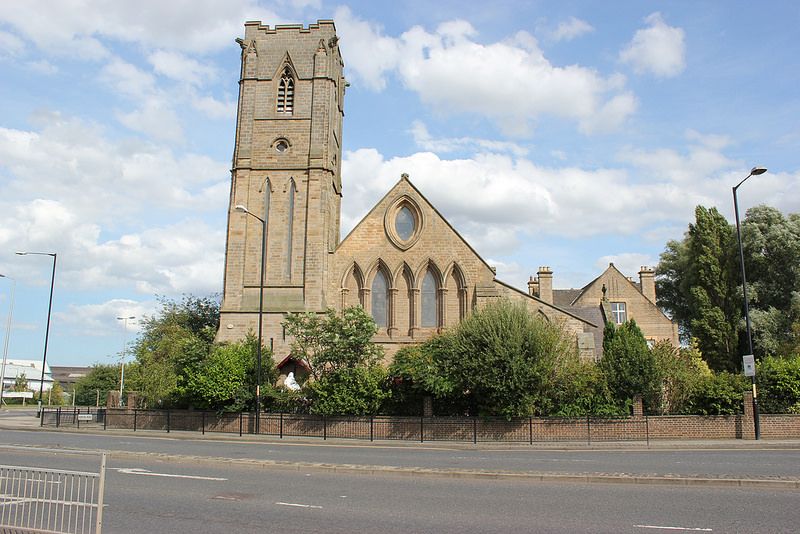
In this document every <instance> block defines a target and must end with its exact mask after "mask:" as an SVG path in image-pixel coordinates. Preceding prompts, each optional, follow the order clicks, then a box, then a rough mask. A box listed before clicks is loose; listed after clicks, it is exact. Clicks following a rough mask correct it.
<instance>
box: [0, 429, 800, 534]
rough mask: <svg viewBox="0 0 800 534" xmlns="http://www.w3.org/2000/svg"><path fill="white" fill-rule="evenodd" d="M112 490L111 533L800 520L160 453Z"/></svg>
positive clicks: (612, 528)
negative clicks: (190, 458) (167, 456)
mask: <svg viewBox="0 0 800 534" xmlns="http://www.w3.org/2000/svg"><path fill="white" fill-rule="evenodd" d="M5 434H6V432H5V431H4V432H3V439H4V440H5ZM15 437H16V436H15ZM184 444H186V443H185V442H184ZM0 453H2V455H3V461H2V463H13V464H15V465H31V466H33V465H32V464H36V466H39V467H50V468H61V469H65V468H68V469H73V470H87V471H93V470H94V471H96V470H97V468H98V466H99V458H98V456H97V455H88V456H87V455H79V456H76V455H72V454H65V453H64V452H63V451H61V452H46V451H37V450H34V449H31V448H28V449H15V450H9V449H4V450H3V451H1V452H0ZM106 488H107V489H106V495H105V497H106V504H107V508H106V511H105V522H104V532H107V533H134V532H192V533H196V534H202V533H217V532H236V533H237V534H238V533H249V532H280V533H295V532H334V533H338V532H348V533H350V532H380V533H394V532H397V533H401V532H402V533H404V534H407V533H415V532H437V533H472V532H475V533H492V532H593V533H602V532H614V533H629V532H630V533H649V532H675V531H676V530H675V529H683V530H678V531H684V532H687V531H692V532H731V533H736V532H747V533H760V532H764V533H772V532H796V531H797V525H798V523H799V522H800V511H798V510H800V506H799V505H800V492H798V491H789V490H749V489H726V488H718V487H704V488H701V487H674V486H657V485H648V486H632V485H616V484H577V483H542V482H531V481H529V480H526V479H502V480H485V479H470V478H466V479H465V478H446V477H426V478H417V477H413V476H408V477H400V476H383V475H380V474H377V475H373V476H358V475H347V474H340V473H330V472H325V471H319V470H306V471H304V470H299V471H288V470H285V469H274V468H271V467H260V468H254V467H252V466H245V465H239V464H221V463H219V462H206V461H196V460H195V461H176V460H174V459H173V460H170V461H167V462H165V461H160V460H158V459H157V458H153V457H150V456H138V457H124V458H117V457H114V456H112V457H110V458H109V460H108V471H107V485H106Z"/></svg>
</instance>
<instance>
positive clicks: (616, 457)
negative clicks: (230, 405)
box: [0, 429, 800, 480]
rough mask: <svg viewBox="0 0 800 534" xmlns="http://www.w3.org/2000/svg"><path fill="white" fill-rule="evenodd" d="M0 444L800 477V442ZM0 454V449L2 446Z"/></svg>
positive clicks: (82, 438)
mask: <svg viewBox="0 0 800 534" xmlns="http://www.w3.org/2000/svg"><path fill="white" fill-rule="evenodd" d="M0 444H13V445H18V446H20V447H26V446H37V447H56V448H72V449H88V450H107V451H129V452H134V453H148V454H169V455H183V456H197V457H212V458H217V457H222V458H232V459H249V460H267V461H272V462H283V463H309V464H310V463H318V464H319V463H321V464H355V465H369V466H383V467H403V468H432V469H450V470H480V471H491V472H511V473H553V474H611V475H617V474H625V475H637V476H681V477H703V478H741V479H784V480H800V449H776V450H769V449H755V450H749V449H745V450H742V449H730V450H720V449H715V450H685V449H681V450H652V449H642V450H639V449H622V450H604V449H601V450H561V451H558V450H555V451H554V450H538V449H529V448H524V447H514V448H505V449H504V448H502V447H501V446H500V447H492V448H477V449H476V448H470V447H461V448H453V447H449V446H448V445H447V444H437V445H431V444H428V445H425V446H414V447H409V446H407V445H402V446H393V445H391V444H368V443H359V442H337V443H331V442H321V441H317V442H311V443H308V442H304V443H296V442H277V441H264V440H253V441H248V440H235V441H228V440H224V441H223V440H216V439H213V438H208V437H206V439H195V438H191V437H187V435H185V434H184V435H183V436H181V437H180V438H173V437H169V436H168V435H166V434H157V435H153V434H141V435H119V434H113V433H103V432H100V433H96V434H86V433H82V432H81V433H70V432H48V431H18V430H10V429H4V430H2V431H1V432H0ZM0 454H3V452H2V451H0Z"/></svg>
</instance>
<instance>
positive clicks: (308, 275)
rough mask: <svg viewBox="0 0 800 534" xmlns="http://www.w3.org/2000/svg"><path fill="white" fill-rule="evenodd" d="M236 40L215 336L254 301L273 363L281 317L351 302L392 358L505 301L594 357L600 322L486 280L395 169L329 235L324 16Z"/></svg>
mask: <svg viewBox="0 0 800 534" xmlns="http://www.w3.org/2000/svg"><path fill="white" fill-rule="evenodd" d="M237 42H238V43H239V44H240V46H241V49H242V54H241V57H242V65H241V78H240V81H239V103H238V114H237V124H236V140H235V142H236V144H235V149H234V154H233V165H232V171H231V174H232V176H231V191H230V205H229V210H228V232H227V244H226V255H225V281H224V293H223V300H222V307H221V316H220V330H219V333H218V335H217V340H218V341H233V340H239V339H242V338H244V337H245V336H246V335H247V333H248V332H256V331H257V329H258V316H259V306H260V305H261V306H262V309H263V329H264V330H263V332H264V333H263V337H264V340H265V344H266V345H267V346H269V345H270V343H272V346H273V350H274V355H275V358H276V361H278V362H282V363H285V362H286V361H287V360H286V358H287V356H288V355H289V351H290V346H291V339H288V338H287V337H288V336H287V335H286V332H285V330H284V329H283V328H282V326H281V323H282V322H283V321H284V318H285V316H286V314H288V313H290V312H323V311H325V309H326V308H334V309H337V310H341V309H342V308H344V307H347V306H354V305H360V306H362V307H363V308H364V309H365V310H366V311H367V312H368V313H370V314H371V315H372V317H373V318H374V319H375V322H376V323H377V325H378V328H379V330H378V333H377V335H376V336H375V341H376V342H377V343H380V344H382V345H383V346H384V347H385V349H386V353H387V355H392V354H393V353H394V352H396V350H397V349H399V348H400V347H402V346H404V345H408V344H412V343H419V342H421V341H424V340H425V339H427V338H429V337H430V336H432V335H434V334H436V333H437V332H440V331H442V330H443V329H446V328H448V327H452V326H454V325H456V324H458V323H459V321H461V320H462V319H463V318H464V317H465V316H467V315H468V314H469V313H471V311H472V310H474V309H476V308H478V307H480V306H481V305H482V304H484V303H486V302H488V301H490V300H492V299H497V298H501V297H505V298H509V299H512V300H517V301H521V302H524V303H525V304H526V305H527V306H528V307H529V309H531V311H532V312H534V313H537V314H539V315H541V316H542V317H543V318H545V319H546V320H549V321H558V322H562V323H563V324H564V325H565V326H566V327H567V328H568V329H570V330H571V331H572V332H574V333H575V336H576V343H577V346H578V347H579V348H580V352H581V354H582V356H584V357H587V358H597V357H598V355H599V351H600V350H601V349H600V346H598V341H597V340H598V337H597V332H598V331H600V333H601V337H600V338H599V339H600V340H602V328H603V317H602V316H601V315H598V314H594V315H593V314H587V313H584V312H582V311H581V310H580V306H563V305H561V306H560V305H559V302H557V301H556V300H555V299H554V298H553V290H552V285H551V286H550V289H549V292H548V289H546V287H545V284H546V282H545V278H546V272H545V277H543V272H544V271H542V269H540V272H539V277H538V278H537V281H536V284H537V287H536V290H535V291H534V290H533V289H532V286H531V284H532V283H533V281H532V282H531V284H529V286H531V287H529V291H521V290H519V289H516V288H514V287H512V286H510V285H508V284H506V283H504V282H502V281H500V280H498V279H497V278H496V277H495V271H494V269H493V268H492V266H490V265H489V264H487V263H486V261H485V260H484V259H483V258H482V257H481V256H480V255H479V254H478V252H477V251H475V250H474V249H473V248H472V247H471V246H470V244H469V243H467V242H466V241H465V240H464V238H463V237H461V235H459V233H458V231H457V230H456V229H455V228H453V227H452V226H451V225H450V223H448V221H447V220H446V219H445V218H444V217H443V216H442V214H441V213H439V212H438V211H437V209H436V208H435V207H434V206H433V205H432V204H431V203H430V202H429V201H428V200H427V199H426V198H425V196H424V194H423V193H422V192H421V191H419V190H418V189H417V188H416V187H415V186H414V184H413V183H412V178H410V177H409V176H407V175H405V174H403V175H402V176H399V177H398V181H397V183H396V184H395V185H394V187H392V188H391V189H390V190H389V191H388V192H387V193H386V195H385V196H384V197H383V198H382V199H381V200H380V201H379V202H378V203H377V204H376V205H375V206H374V207H373V208H372V209H371V210H370V211H369V213H367V214H366V215H365V216H364V218H363V219H362V220H361V221H360V222H359V223H358V224H357V225H356V226H355V227H354V228H353V230H352V231H351V232H350V233H349V234H348V235H347V236H346V237H345V238H344V239H341V240H340V206H341V200H342V195H343V194H344V191H345V190H346V185H347V184H346V181H345V182H344V184H343V181H342V176H341V160H342V120H343V118H344V96H345V88H346V86H347V82H346V80H345V78H344V74H343V68H344V63H343V61H342V56H341V52H340V50H339V47H338V38H337V36H336V31H335V27H334V23H333V21H329V20H321V21H319V22H317V24H311V25H309V26H308V27H307V28H305V27H303V26H301V25H287V26H276V27H273V28H270V27H269V26H265V25H262V24H261V23H260V22H247V23H246V24H245V35H244V38H243V39H237ZM262 259H263V271H262ZM262 280H263V284H262ZM549 280H550V281H551V282H552V274H551V275H550V278H549ZM653 300H654V296H653ZM596 304H597V306H600V301H599V300H598V302H597V303H596ZM667 321H668V319H667ZM676 341H677V340H676Z"/></svg>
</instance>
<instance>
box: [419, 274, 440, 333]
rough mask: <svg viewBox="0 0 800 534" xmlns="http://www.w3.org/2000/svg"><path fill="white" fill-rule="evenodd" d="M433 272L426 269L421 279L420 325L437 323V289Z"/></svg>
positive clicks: (434, 325) (435, 324) (428, 325)
mask: <svg viewBox="0 0 800 534" xmlns="http://www.w3.org/2000/svg"><path fill="white" fill-rule="evenodd" d="M438 289H439V288H438V284H437V283H436V278H435V277H434V275H433V272H432V271H431V270H430V269H428V271H427V272H426V273H425V278H423V279H422V327H423V328H426V327H427V328H431V327H436V326H438V325H439V313H438V309H439V298H438V297H439V291H438Z"/></svg>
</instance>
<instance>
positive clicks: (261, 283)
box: [234, 204, 267, 435]
mask: <svg viewBox="0 0 800 534" xmlns="http://www.w3.org/2000/svg"><path fill="white" fill-rule="evenodd" d="M234 209H236V211H240V212H242V213H245V214H247V215H252V216H253V217H255V218H256V219H258V220H259V222H261V274H260V276H259V283H258V347H256V424H255V431H256V435H258V434H259V432H260V427H261V422H260V416H261V336H262V331H263V330H262V324H263V322H264V321H263V316H264V271H265V269H266V262H267V221H266V219H262V218H261V217H259V216H258V215H256V214H255V213H253V212H252V211H250V210H248V209H247V208H246V207H245V206H243V205H241V204H237V205H236V206H235V207H234Z"/></svg>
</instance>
